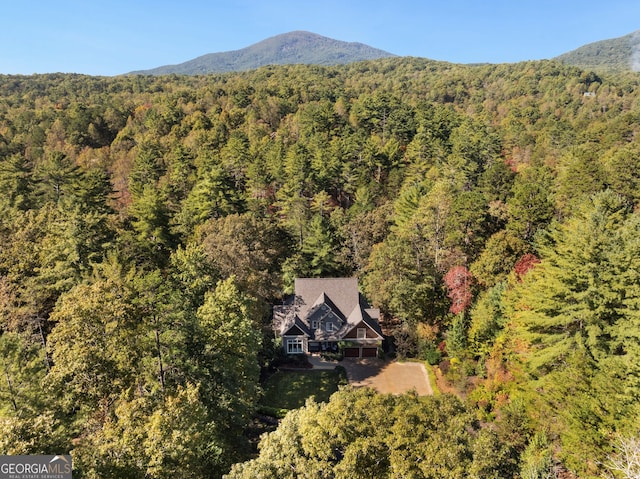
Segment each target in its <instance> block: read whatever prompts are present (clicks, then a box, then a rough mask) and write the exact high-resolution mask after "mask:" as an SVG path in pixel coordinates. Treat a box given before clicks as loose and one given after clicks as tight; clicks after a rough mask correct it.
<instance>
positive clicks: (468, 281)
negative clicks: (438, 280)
mask: <svg viewBox="0 0 640 479" xmlns="http://www.w3.org/2000/svg"><path fill="white" fill-rule="evenodd" d="M443 280H444V284H445V285H446V287H447V296H448V297H449V299H451V307H450V308H449V311H451V312H452V313H453V314H458V313H461V312H463V311H464V310H466V309H467V308H468V307H469V306H470V305H471V300H472V296H473V295H472V294H471V285H472V284H473V275H472V274H471V272H470V271H469V270H468V269H467V267H466V266H454V267H453V268H451V269H450V270H449V271H448V272H447V274H445V275H444V278H443Z"/></svg>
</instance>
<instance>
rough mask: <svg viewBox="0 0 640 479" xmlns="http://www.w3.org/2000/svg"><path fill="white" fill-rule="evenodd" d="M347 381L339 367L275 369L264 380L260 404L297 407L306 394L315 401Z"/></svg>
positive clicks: (325, 396)
mask: <svg viewBox="0 0 640 479" xmlns="http://www.w3.org/2000/svg"><path fill="white" fill-rule="evenodd" d="M343 384H347V375H346V373H345V371H344V369H342V368H337V369H335V370H315V371H314V370H310V371H278V372H276V373H275V374H274V375H273V376H271V377H270V378H269V379H267V381H266V383H265V384H264V397H263V398H262V400H261V401H260V404H261V405H262V406H266V407H267V408H275V409H287V410H291V409H297V408H299V407H302V406H304V403H305V401H306V400H307V398H308V397H310V396H314V397H315V400H316V401H318V402H321V401H322V402H324V401H328V400H329V396H331V395H332V394H333V393H334V392H336V391H337V390H338V386H339V385H343Z"/></svg>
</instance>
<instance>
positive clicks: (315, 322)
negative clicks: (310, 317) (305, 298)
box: [311, 321, 320, 329]
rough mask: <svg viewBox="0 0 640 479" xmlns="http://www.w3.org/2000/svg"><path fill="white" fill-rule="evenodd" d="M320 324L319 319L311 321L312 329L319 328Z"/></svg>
mask: <svg viewBox="0 0 640 479" xmlns="http://www.w3.org/2000/svg"><path fill="white" fill-rule="evenodd" d="M319 326H320V324H319V322H318V321H311V329H318V327H319Z"/></svg>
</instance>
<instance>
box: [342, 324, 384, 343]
mask: <svg viewBox="0 0 640 479" xmlns="http://www.w3.org/2000/svg"><path fill="white" fill-rule="evenodd" d="M359 329H360V330H361V331H358V330H359ZM363 329H364V335H365V336H364V337H361V334H362V330H363ZM344 338H345V339H349V340H353V339H379V337H378V334H377V333H376V332H375V331H374V330H372V329H371V328H370V327H369V326H367V325H366V324H365V323H364V322H362V321H361V322H360V323H358V325H357V326H356V327H355V328H353V329H352V330H351V331H349V332H348V333H347V334H346V335H345V336H344Z"/></svg>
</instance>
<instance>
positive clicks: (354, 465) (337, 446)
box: [226, 389, 513, 479]
mask: <svg viewBox="0 0 640 479" xmlns="http://www.w3.org/2000/svg"><path fill="white" fill-rule="evenodd" d="M346 411H352V413H351V414H347V413H346ZM504 452H505V448H504V447H503V445H502V444H501V443H500V441H499V440H498V438H497V437H496V436H495V434H492V433H491V432H489V431H485V430H482V429H479V428H478V424H477V422H476V421H475V419H474V418H473V415H472V414H471V413H470V412H469V411H467V410H466V409H465V407H464V405H463V404H462V403H461V402H460V401H459V400H458V399H456V398H454V397H452V396H446V395H445V396H440V397H428V398H422V399H420V398H418V397H417V396H415V395H404V396H399V397H394V396H391V395H379V394H376V393H374V392H373V391H371V390H367V389H359V390H350V389H344V390H341V391H339V392H337V393H335V394H334V395H333V396H331V399H330V400H329V402H328V403H326V404H317V403H315V402H313V401H311V400H310V401H308V402H307V404H306V405H305V407H303V408H301V409H299V410H296V411H292V412H290V413H289V414H288V415H287V416H286V417H285V419H284V420H283V421H282V423H281V424H280V425H279V427H278V429H277V430H276V431H275V432H272V433H270V434H267V435H265V436H264V437H263V439H262V441H261V443H260V454H259V456H258V457H257V458H256V459H253V460H251V461H248V462H245V463H242V464H236V465H235V466H234V467H233V468H232V469H231V472H230V473H229V475H228V476H226V477H228V478H230V479H231V478H249V477H273V478H294V477H327V478H328V477H336V478H345V479H346V478H365V477H416V478H434V479H435V478H463V477H471V478H498V477H508V476H509V474H510V473H511V474H512V473H513V471H510V470H509V466H506V465H505V464H504V463H502V461H503V459H504Z"/></svg>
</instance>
